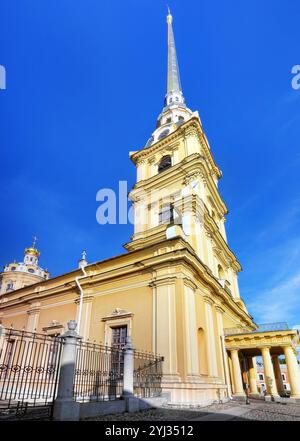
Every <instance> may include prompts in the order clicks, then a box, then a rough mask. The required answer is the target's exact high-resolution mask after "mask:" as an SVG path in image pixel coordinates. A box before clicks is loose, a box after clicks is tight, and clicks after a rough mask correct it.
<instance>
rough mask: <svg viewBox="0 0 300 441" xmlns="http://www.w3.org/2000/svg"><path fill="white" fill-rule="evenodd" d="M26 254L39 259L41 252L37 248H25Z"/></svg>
mask: <svg viewBox="0 0 300 441" xmlns="http://www.w3.org/2000/svg"><path fill="white" fill-rule="evenodd" d="M25 254H29V255H31V256H37V257H39V255H40V252H39V251H38V250H37V249H36V248H33V247H30V248H25Z"/></svg>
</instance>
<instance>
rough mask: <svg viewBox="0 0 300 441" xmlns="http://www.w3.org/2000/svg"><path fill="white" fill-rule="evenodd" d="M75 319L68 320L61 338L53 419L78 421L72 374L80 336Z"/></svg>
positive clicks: (77, 404) (77, 407) (77, 405)
mask: <svg viewBox="0 0 300 441" xmlns="http://www.w3.org/2000/svg"><path fill="white" fill-rule="evenodd" d="M76 327H77V323H76V321H75V320H70V321H69V322H68V331H67V332H66V333H65V334H63V335H62V336H61V338H62V339H63V347H62V355H61V361H60V371H59V380H58V390H57V398H56V400H55V402H54V411H53V419H54V420H56V421H78V420H79V412H80V404H79V403H77V402H76V401H75V400H74V376H75V367H76V366H75V363H76V352H77V343H78V341H79V340H80V339H81V338H82V337H80V336H79V335H78V334H77V332H76V331H75V329H76Z"/></svg>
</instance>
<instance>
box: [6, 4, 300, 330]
mask: <svg viewBox="0 0 300 441" xmlns="http://www.w3.org/2000/svg"><path fill="white" fill-rule="evenodd" d="M169 3H170V7H171V9H172V13H173V16H174V32H175V38H176V45H177V52H178V58H179V63H180V70H181V80H182V85H183V90H184V95H185V98H186V101H187V104H188V106H189V107H190V108H191V109H193V110H198V111H199V113H200V116H201V120H202V123H203V127H204V130H205V132H206V134H207V136H208V139H209V142H210V144H211V148H212V151H213V154H214V156H215V159H216V162H217V163H218V165H219V166H220V168H221V170H222V171H223V178H222V180H221V182H220V191H221V194H222V196H223V198H224V200H225V201H226V203H227V205H228V207H229V215H228V220H227V223H226V226H227V233H228V239H229V244H230V246H231V248H232V249H233V250H234V252H235V253H236V254H237V256H238V258H239V260H240V262H241V264H242V266H243V270H244V271H243V272H242V273H241V275H240V278H239V280H240V289H241V295H242V297H243V298H244V299H245V301H246V302H247V304H248V306H249V310H250V313H252V314H253V315H254V317H255V319H256V322H258V323H263V322H272V321H282V320H287V321H288V322H289V324H290V325H291V326H295V325H299V324H300V265H299V262H300V234H299V231H300V229H299V226H300V225H299V224H300V221H299V214H300V191H299V166H300V153H299V139H300V124H299V123H300V108H299V104H300V90H298V91H296V90H294V89H293V88H292V87H291V80H292V74H291V69H292V67H293V66H294V65H296V64H300V59H299V41H300V39H299V22H300V4H299V1H298V0H286V1H284V2H283V1H281V0H263V1H262V0H251V1H250V0H244V1H243V2H241V1H240V0H227V1H226V2H224V0H218V1H211V0H210V1H208V0H185V1H182V0H170V1H169ZM165 16H166V5H165V1H163V0H155V1H154V0H127V1H126V2H124V1H121V0H114V1H108V0H101V1H99V0H44V1H43V2H42V1H40V0H26V1H20V0H10V1H9V2H5V3H4V4H2V6H1V16H0V41H1V51H0V64H1V65H4V66H5V68H6V72H7V89H6V90H0V133H1V137H0V140H1V152H2V156H1V175H0V179H1V188H2V191H1V193H0V206H1V207H2V215H1V217H0V241H1V242H0V243H1V248H0V262H1V264H3V265H4V264H5V263H8V262H10V261H12V260H13V259H17V260H20V259H21V258H22V254H23V249H24V247H25V246H28V245H29V244H30V243H31V238H32V236H33V235H37V236H38V238H39V248H40V250H41V253H42V255H41V260H40V263H41V265H42V266H44V267H47V268H48V269H49V270H50V272H51V274H52V275H57V274H61V273H64V272H66V271H69V270H72V269H74V268H75V267H76V266H77V260H78V258H79V256H80V252H81V250H82V249H87V251H88V258H89V261H91V262H92V261H97V260H101V259H103V258H106V257H109V256H113V255H117V254H119V253H120V252H123V248H122V244H124V243H126V242H127V241H128V240H129V238H130V235H131V234H132V226H131V225H119V226H114V225H112V226H100V225H99V224H98V223H97V222H96V209H97V207H98V203H97V202H96V193H97V191H98V190H99V189H101V188H103V187H108V188H114V189H116V188H117V186H118V181H119V180H128V183H129V189H130V188H131V186H132V185H133V184H134V182H135V168H134V166H133V164H131V163H130V161H129V159H128V152H129V151H131V150H137V149H139V148H141V147H142V146H143V145H144V144H145V142H146V140H147V139H148V137H149V136H150V134H151V132H152V131H153V129H154V127H155V121H156V118H157V116H158V114H159V113H160V111H161V108H162V104H163V98H164V94H165V86H166V19H165Z"/></svg>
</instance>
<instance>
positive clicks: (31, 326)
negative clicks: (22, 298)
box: [26, 302, 41, 332]
mask: <svg viewBox="0 0 300 441" xmlns="http://www.w3.org/2000/svg"><path fill="white" fill-rule="evenodd" d="M40 306H41V304H40V303H39V302H35V303H31V305H30V307H31V308H30V309H29V310H28V311H27V314H28V319H27V325H26V331H27V332H34V331H36V330H37V327H38V323H39V317H40V311H41V309H40Z"/></svg>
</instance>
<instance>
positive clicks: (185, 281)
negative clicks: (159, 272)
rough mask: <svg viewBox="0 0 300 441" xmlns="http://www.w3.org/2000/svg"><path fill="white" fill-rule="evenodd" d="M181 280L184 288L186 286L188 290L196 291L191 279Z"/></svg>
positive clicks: (184, 278)
mask: <svg viewBox="0 0 300 441" xmlns="http://www.w3.org/2000/svg"><path fill="white" fill-rule="evenodd" d="M182 280H183V283H184V285H185V286H188V287H189V288H192V290H193V291H196V289H197V285H196V284H195V283H194V282H193V281H192V280H191V279H188V278H187V277H183V278H182Z"/></svg>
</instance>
